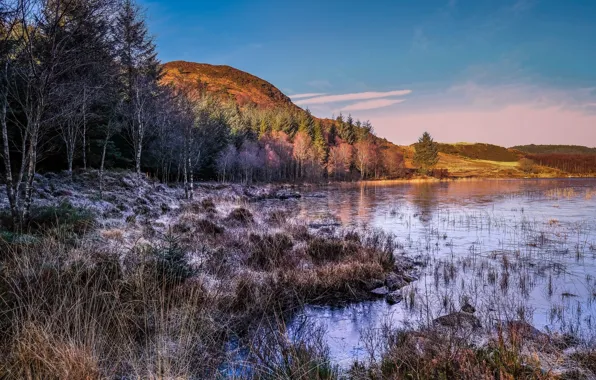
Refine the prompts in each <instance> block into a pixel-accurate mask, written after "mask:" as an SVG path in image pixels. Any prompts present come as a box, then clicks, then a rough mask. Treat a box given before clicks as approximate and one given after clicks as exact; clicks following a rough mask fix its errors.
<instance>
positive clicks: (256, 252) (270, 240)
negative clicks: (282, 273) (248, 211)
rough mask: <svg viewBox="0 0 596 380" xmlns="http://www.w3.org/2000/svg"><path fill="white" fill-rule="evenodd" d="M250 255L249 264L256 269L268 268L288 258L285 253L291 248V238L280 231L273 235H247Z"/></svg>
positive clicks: (278, 264)
mask: <svg viewBox="0 0 596 380" xmlns="http://www.w3.org/2000/svg"><path fill="white" fill-rule="evenodd" d="M249 241H250V247H251V255H250V257H249V259H248V262H249V265H251V266H252V267H255V268H257V269H264V270H270V269H272V268H274V267H277V266H280V265H282V264H284V263H285V262H286V261H287V260H288V255H287V253H288V252H289V251H290V250H291V249H292V247H293V246H294V243H293V242H292V239H291V238H290V237H289V236H288V235H286V234H282V233H277V234H275V235H265V236H260V235H255V234H251V235H250V237H249Z"/></svg>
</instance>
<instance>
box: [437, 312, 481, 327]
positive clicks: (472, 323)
mask: <svg viewBox="0 0 596 380" xmlns="http://www.w3.org/2000/svg"><path fill="white" fill-rule="evenodd" d="M433 322H434V323H435V324H438V325H441V326H445V327H453V328H473V329H477V328H480V327H482V325H481V324H480V320H479V319H478V318H476V317H475V316H473V315H472V314H468V313H462V312H460V311H458V312H455V313H451V314H447V315H443V316H441V317H439V318H437V319H435V320H434V321H433Z"/></svg>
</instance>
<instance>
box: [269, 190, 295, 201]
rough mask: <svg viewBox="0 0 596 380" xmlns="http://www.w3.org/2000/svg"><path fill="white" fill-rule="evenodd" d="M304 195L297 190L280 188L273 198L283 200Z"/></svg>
mask: <svg viewBox="0 0 596 380" xmlns="http://www.w3.org/2000/svg"><path fill="white" fill-rule="evenodd" d="M301 197H302V195H300V193H298V192H296V191H292V190H285V189H282V190H278V191H276V192H275V193H274V194H273V198H276V199H281V200H285V199H298V198H301Z"/></svg>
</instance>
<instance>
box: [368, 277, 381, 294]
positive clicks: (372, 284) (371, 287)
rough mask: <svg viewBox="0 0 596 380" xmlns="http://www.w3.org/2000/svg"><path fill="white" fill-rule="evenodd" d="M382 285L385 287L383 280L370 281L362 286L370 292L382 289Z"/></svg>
mask: <svg viewBox="0 0 596 380" xmlns="http://www.w3.org/2000/svg"><path fill="white" fill-rule="evenodd" d="M383 285H385V282H384V281H383V280H379V279H372V280H369V281H367V282H366V283H365V284H364V289H366V290H368V291H369V292H370V291H372V290H375V289H378V288H381V287H383Z"/></svg>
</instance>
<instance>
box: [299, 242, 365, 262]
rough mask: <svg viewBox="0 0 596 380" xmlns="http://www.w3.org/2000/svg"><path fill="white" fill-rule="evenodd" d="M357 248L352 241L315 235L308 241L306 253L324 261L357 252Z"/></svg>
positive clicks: (336, 259)
mask: <svg viewBox="0 0 596 380" xmlns="http://www.w3.org/2000/svg"><path fill="white" fill-rule="evenodd" d="M358 249H359V247H358V245H357V244H355V243H354V242H350V241H346V242H343V241H341V240H339V239H335V238H329V239H326V238H322V237H316V238H314V239H313V240H311V241H310V242H309V243H308V247H307V249H306V253H307V254H308V255H309V256H310V257H311V258H312V259H313V260H314V261H316V262H325V261H338V260H341V259H343V258H345V257H346V256H349V255H353V254H355V253H357V252H358Z"/></svg>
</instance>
